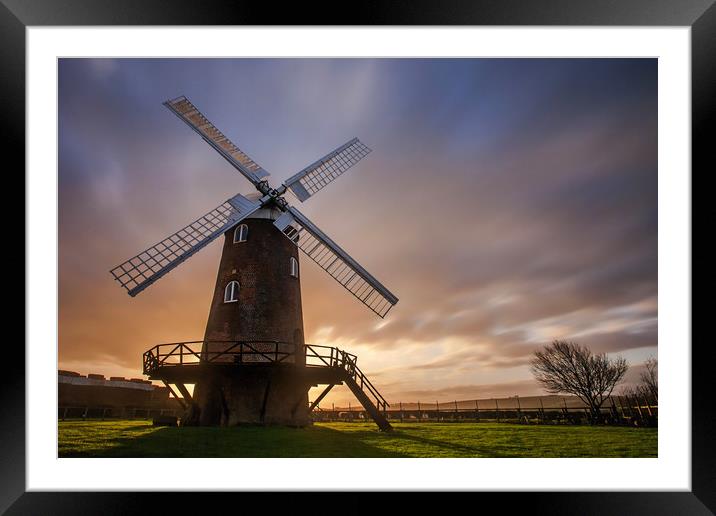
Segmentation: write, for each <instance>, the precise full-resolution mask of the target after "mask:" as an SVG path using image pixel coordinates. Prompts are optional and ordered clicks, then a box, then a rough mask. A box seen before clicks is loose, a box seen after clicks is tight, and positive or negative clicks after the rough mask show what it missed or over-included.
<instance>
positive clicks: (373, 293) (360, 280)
mask: <svg viewBox="0 0 716 516" xmlns="http://www.w3.org/2000/svg"><path fill="white" fill-rule="evenodd" d="M274 225H275V226H276V227H277V228H278V229H280V230H281V231H282V232H283V233H284V234H285V235H286V236H287V237H288V238H289V239H290V240H292V241H293V242H294V243H295V244H296V245H298V247H299V249H301V251H303V252H304V253H305V254H306V255H307V256H308V257H309V258H310V259H311V260H313V261H314V262H316V263H317V264H318V265H319V266H320V267H321V268H322V269H323V270H324V271H326V272H327V273H328V274H330V275H331V277H333V279H335V280H336V281H337V282H338V283H340V284H341V285H343V287H345V288H346V290H348V292H350V293H351V294H353V295H354V296H355V297H357V298H358V299H359V300H360V301H361V303H363V304H364V305H366V306H367V307H368V308H370V309H371V310H373V312H375V313H376V314H377V315H378V316H379V317H385V315H386V314H387V313H388V310H390V309H391V308H392V307H393V305H395V304H396V303H397V302H398V298H397V297H395V296H394V295H393V294H392V293H391V292H390V291H389V290H388V289H387V288H385V287H384V286H383V285H382V284H381V283H380V282H379V281H378V280H377V279H375V278H374V277H373V276H371V274H370V273H369V272H368V271H366V270H365V269H364V268H363V267H361V266H360V265H359V264H358V263H357V262H356V261H355V260H354V259H353V258H351V257H350V256H349V255H348V253H346V252H345V251H344V250H343V249H341V248H340V247H339V246H338V244H336V243H335V242H334V241H333V240H331V239H330V238H328V236H327V235H326V234H325V233H323V232H322V231H321V230H320V229H318V228H317V227H316V225H315V224H313V222H311V221H310V220H308V218H306V216H305V215H303V214H302V213H301V212H300V211H298V210H297V209H296V208H292V207H289V208H288V211H286V212H284V213H283V214H282V215H281V216H280V217H279V218H278V219H277V220H276V221H275V222H274Z"/></svg>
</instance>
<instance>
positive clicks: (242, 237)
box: [234, 224, 249, 244]
mask: <svg viewBox="0 0 716 516" xmlns="http://www.w3.org/2000/svg"><path fill="white" fill-rule="evenodd" d="M248 236H249V226H247V225H246V224H239V225H238V227H237V228H236V231H234V243H235V244H238V243H239V242H246V239H247V238H248Z"/></svg>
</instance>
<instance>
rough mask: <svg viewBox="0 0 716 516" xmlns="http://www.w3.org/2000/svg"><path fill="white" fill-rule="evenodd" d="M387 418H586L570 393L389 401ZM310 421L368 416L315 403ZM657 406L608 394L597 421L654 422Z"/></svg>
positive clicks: (353, 408) (523, 420) (574, 420)
mask: <svg viewBox="0 0 716 516" xmlns="http://www.w3.org/2000/svg"><path fill="white" fill-rule="evenodd" d="M384 414H385V416H386V417H387V418H388V420H390V421H400V422H416V423H420V422H504V423H508V422H509V423H528V424H580V423H586V422H588V421H589V419H590V414H589V410H588V408H587V406H586V405H585V404H584V403H583V402H582V401H581V400H580V399H579V398H577V397H573V396H565V397H560V396H531V397H524V398H522V397H513V398H499V399H482V400H466V401H465V400H463V401H452V402H447V403H444V402H443V403H441V402H438V401H435V402H433V403H424V402H419V401H418V402H413V403H403V402H398V403H395V402H394V403H391V405H390V408H389V409H386V410H385V411H384ZM313 419H314V421H361V420H369V416H368V415H367V414H366V413H365V411H364V410H363V408H362V407H361V406H353V405H351V404H350V403H349V404H348V406H347V407H336V406H335V405H331V408H326V407H321V406H320V405H319V406H317V407H316V409H314V411H313ZM657 421H658V406H657V404H656V403H655V402H653V401H650V400H646V399H640V398H638V397H635V396H612V397H610V398H608V399H607V400H606V401H605V402H604V404H603V405H602V407H601V412H600V422H601V423H607V424H628V425H634V426H656V424H657Z"/></svg>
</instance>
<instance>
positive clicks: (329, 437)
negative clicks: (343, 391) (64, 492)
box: [60, 425, 407, 458]
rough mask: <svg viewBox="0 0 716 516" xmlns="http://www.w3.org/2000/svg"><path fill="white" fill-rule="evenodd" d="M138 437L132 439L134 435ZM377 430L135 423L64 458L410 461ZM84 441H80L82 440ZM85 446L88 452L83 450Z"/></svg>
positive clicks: (72, 449) (69, 451)
mask: <svg viewBox="0 0 716 516" xmlns="http://www.w3.org/2000/svg"><path fill="white" fill-rule="evenodd" d="M132 434H134V435H132ZM382 435H391V434H381V433H380V432H378V431H377V430H376V431H367V430H366V431H355V432H342V431H339V430H334V429H330V428H323V427H318V426H312V427H306V428H289V427H280V426H258V425H257V426H248V425H247V426H238V427H230V428H226V427H176V428H174V427H171V428H170V427H152V426H149V425H144V426H143V425H132V426H128V427H124V428H122V429H120V430H118V431H115V432H112V435H110V434H107V435H104V436H103V437H102V441H103V442H102V443H101V444H102V445H103V446H97V444H98V443H96V442H94V443H92V442H90V443H86V445H85V443H83V442H79V443H77V444H76V445H74V446H72V447H69V446H65V447H64V448H63V449H62V451H61V452H60V457H286V458H301V457H336V458H352V457H406V456H407V455H405V454H403V453H400V452H397V451H392V450H390V449H386V448H381V447H379V446H375V445H374V444H371V443H370V442H369V441H371V440H372V441H375V440H376V439H381V437H380V436H382ZM80 441H81V440H80ZM83 445H84V446H85V449H83Z"/></svg>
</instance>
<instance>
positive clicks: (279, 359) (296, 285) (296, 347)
mask: <svg viewBox="0 0 716 516" xmlns="http://www.w3.org/2000/svg"><path fill="white" fill-rule="evenodd" d="M164 106H166V107H167V108H168V109H169V110H170V111H171V112H172V113H174V114H175V115H176V116H177V117H179V119H180V120H182V121H183V122H185V123H186V124H187V125H188V126H189V127H190V128H191V129H192V130H194V131H195V132H196V133H197V134H199V136H201V137H202V139H203V140H204V141H205V142H206V143H208V144H209V145H210V146H211V147H213V148H214V149H215V150H216V151H217V152H218V153H219V154H220V155H221V156H222V157H223V158H224V159H226V161H228V162H229V164H230V165H232V166H233V167H234V168H235V169H236V170H238V171H239V172H240V173H241V174H242V175H243V176H244V177H245V178H246V179H247V180H248V181H249V182H251V184H253V185H254V187H255V188H256V190H257V191H258V192H257V193H255V194H252V195H248V196H243V195H241V194H238V193H237V194H236V195H234V196H233V197H231V198H229V199H228V200H226V201H225V202H223V203H222V204H220V205H219V206H217V207H216V208H214V209H213V210H211V211H209V212H208V213H206V214H205V215H203V216H201V217H199V218H198V219H196V220H195V221H194V222H192V223H191V224H189V225H187V226H185V227H183V228H182V229H180V230H179V231H177V232H176V233H173V234H172V235H170V236H168V237H166V238H165V239H163V240H161V241H160V242H158V243H156V244H154V245H153V246H151V247H149V248H148V249H145V250H144V251H142V252H141V253H138V254H137V255H136V256H134V257H132V258H130V259H129V260H127V261H125V262H123V263H121V264H120V265H118V266H117V267H115V268H113V269H112V270H111V271H110V272H111V273H112V275H113V276H114V279H115V280H116V281H117V282H119V283H120V285H121V286H122V287H124V288H125V289H126V290H127V292H128V293H129V295H130V296H136V295H137V294H139V293H140V292H142V291H143V290H144V289H146V288H147V287H149V286H150V285H152V284H153V283H155V282H156V281H157V280H159V279H160V278H162V277H163V276H165V275H166V274H167V273H169V272H170V271H172V270H173V269H174V268H176V267H177V266H178V265H179V264H181V263H182V262H184V261H185V260H187V259H188V258H190V257H191V256H192V255H194V254H195V253H197V252H198V251H200V250H201V249H203V248H204V247H206V246H207V245H208V244H209V243H211V242H212V241H214V240H216V239H217V238H219V237H220V236H222V235H224V246H223V251H222V256H221V261H220V264H219V270H218V273H217V279H216V285H215V289H214V295H213V297H212V302H211V307H210V310H209V317H208V321H207V325H206V331H205V334H204V339H203V340H202V341H198V342H192V343H173V344H168V345H167V344H163V345H158V346H155V347H154V348H152V349H150V350H149V351H147V352H146V353H144V372H145V374H148V375H149V376H150V378H153V379H160V380H162V381H164V383H165V385H167V387H169V388H170V389H171V386H170V384H172V383H173V384H175V385H176V387H177V388H178V389H179V391H180V392H181V394H182V399H183V400H184V402H186V405H185V408H186V414H185V417H184V418H183V422H184V424H199V425H216V424H221V425H234V424H241V423H280V424H291V425H303V424H306V423H307V422H308V421H309V413H310V411H311V410H312V409H313V408H314V407H315V406H316V405H317V403H318V402H319V401H320V399H322V398H323V397H324V396H325V395H326V394H327V393H328V391H329V390H330V389H331V387H333V386H334V385H336V384H341V383H345V384H347V385H348V386H349V387H350V388H351V390H352V391H353V393H354V394H355V395H356V397H357V398H358V399H359V401H361V403H362V404H363V406H364V407H365V408H366V411H367V412H368V413H369V414H370V415H371V416H372V417H373V418H374V419H375V420H376V422H377V423H378V425H379V426H380V427H381V428H382V429H389V428H390V425H389V424H388V422H387V420H385V418H384V414H382V412H383V413H384V411H385V408H386V406H387V403H386V402H385V400H384V399H383V398H382V396H381V395H380V393H378V391H377V390H376V389H375V387H373V385H372V384H371V383H370V381H369V380H368V379H367V377H365V375H364V374H363V373H362V372H361V371H360V369H358V367H357V365H356V360H357V358H356V357H355V355H352V354H350V353H346V352H344V351H341V350H338V349H336V348H330V347H323V346H312V345H306V343H305V342H304V334H303V318H302V309H301V289H300V278H299V276H300V267H299V257H298V254H299V253H298V249H300V250H301V251H302V252H303V254H304V255H305V256H307V257H308V258H310V259H311V260H312V261H313V262H315V263H316V264H318V266H319V267H320V268H321V269H323V270H324V271H325V272H327V273H328V274H329V275H330V276H331V277H332V278H333V279H334V280H336V281H337V282H338V283H339V284H340V285H341V286H343V287H344V288H345V289H346V290H347V291H348V292H350V293H351V294H352V295H353V296H355V297H356V298H357V299H358V300H359V301H360V302H361V303H363V304H364V305H365V306H366V307H368V308H369V309H370V310H372V311H373V312H374V313H375V314H376V315H378V316H379V317H381V318H383V317H385V315H386V314H387V313H388V311H389V310H390V309H391V308H392V307H393V306H394V305H395V304H396V303H397V302H398V298H397V297H395V296H394V295H393V294H392V293H391V292H390V291H389V290H388V289H387V288H385V287H384V286H383V285H382V284H381V283H380V282H379V281H378V280H377V279H375V278H374V277H373V276H372V275H371V274H370V273H369V272H368V271H366V270H365V269H364V268H363V267H361V266H360V265H359V264H358V262H356V261H355V260H354V259H353V258H352V257H351V256H350V255H349V254H348V253H346V252H345V251H344V250H343V249H341V248H340V247H339V246H338V244H336V243H335V242H334V241H333V240H331V239H330V238H329V237H328V236H327V235H326V234H325V233H324V232H323V231H321V230H320V229H319V228H318V227H317V226H316V225H315V224H314V223H313V222H311V221H310V220H309V219H308V218H307V217H306V216H305V215H304V214H302V213H301V212H300V211H299V210H297V209H296V208H295V207H293V206H291V205H289V203H288V201H287V200H286V199H285V198H284V194H285V193H286V192H287V191H291V192H292V194H293V195H295V197H296V198H298V200H299V201H301V202H305V201H306V200H308V199H309V198H311V197H312V196H313V195H315V194H316V193H318V192H319V191H320V190H322V189H323V188H324V187H326V186H327V185H328V184H329V183H331V182H332V181H334V180H335V179H336V178H338V177H339V176H340V175H341V174H343V173H344V172H346V171H347V170H348V169H349V168H351V167H353V166H354V165H355V164H356V163H358V161H360V160H361V159H362V158H364V157H365V156H366V155H367V154H368V153H369V152H370V149H369V148H368V147H366V146H365V145H364V144H363V143H362V142H360V141H359V140H358V139H357V138H353V139H352V140H350V141H348V142H346V143H345V144H343V145H341V146H340V147H338V148H337V149H335V150H334V151H332V152H330V153H328V154H326V155H325V156H323V157H322V158H320V159H319V160H317V161H315V162H314V163H311V164H310V165H308V166H307V167H305V168H304V169H302V170H300V171H299V172H297V173H296V174H294V175H293V176H291V177H289V178H288V179H287V180H285V181H284V182H283V183H282V184H281V185H280V186H279V187H278V188H272V187H271V185H269V183H268V181H267V180H266V179H265V178H266V177H267V176H268V172H266V170H264V169H263V168H262V167H261V166H259V165H258V164H257V163H256V162H255V161H253V160H252V159H251V158H250V157H249V156H248V155H246V154H245V153H244V152H243V151H242V150H241V149H239V148H238V147H237V146H236V145H234V143H232V142H231V140H229V139H228V138H227V137H226V136H224V134H222V133H221V132H220V131H219V130H218V129H217V128H216V127H215V126H214V125H213V124H212V123H211V122H210V121H209V120H208V119H207V118H206V117H205V116H204V115H203V114H202V113H201V112H200V111H199V110H198V109H197V108H196V107H195V106H194V105H193V104H192V103H191V102H190V101H189V100H188V99H187V98H186V97H178V98H176V99H173V100H169V101H167V102H164ZM186 383H195V389H194V394H193V396H191V395H190V394H189V392H188V390H187V389H186V386H185V384H186ZM319 384H326V385H327V387H326V389H325V390H324V391H323V392H322V394H321V395H320V396H319V397H318V398H317V400H315V401H314V403H313V404H312V405H311V406H309V404H308V390H309V388H310V387H311V386H316V385H319ZM177 398H178V396H177Z"/></svg>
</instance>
